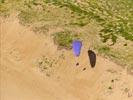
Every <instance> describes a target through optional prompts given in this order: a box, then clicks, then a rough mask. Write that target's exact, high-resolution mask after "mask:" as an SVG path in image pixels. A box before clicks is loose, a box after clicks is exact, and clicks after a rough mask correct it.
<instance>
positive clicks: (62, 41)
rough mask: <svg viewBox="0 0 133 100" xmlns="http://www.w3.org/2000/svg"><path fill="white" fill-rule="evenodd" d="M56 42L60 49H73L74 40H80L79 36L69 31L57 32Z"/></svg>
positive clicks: (55, 35)
mask: <svg viewBox="0 0 133 100" xmlns="http://www.w3.org/2000/svg"><path fill="white" fill-rule="evenodd" d="M53 36H54V42H55V44H57V45H58V47H59V48H66V49H71V44H72V41H73V40H74V39H78V35H74V34H72V33H71V32H69V31H64V32H57V33H55V34H54V35H53Z"/></svg>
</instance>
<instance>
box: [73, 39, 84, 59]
mask: <svg viewBox="0 0 133 100" xmlns="http://www.w3.org/2000/svg"><path fill="white" fill-rule="evenodd" d="M81 47H82V42H81V41H79V40H74V41H73V43H72V49H73V52H74V55H75V56H76V57H78V56H79V55H80V51H81Z"/></svg>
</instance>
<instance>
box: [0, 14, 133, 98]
mask: <svg viewBox="0 0 133 100" xmlns="http://www.w3.org/2000/svg"><path fill="white" fill-rule="evenodd" d="M52 31H57V29H52V30H51V31H49V34H50V32H52ZM0 34H1V38H0V40H1V49H0V50H1V55H0V56H1V57H0V59H1V63H0V64H1V66H0V74H1V75H0V100H133V76H131V75H129V74H127V72H126V70H125V69H122V67H121V66H118V65H116V64H115V63H113V62H111V61H109V60H107V59H105V58H102V57H100V56H98V55H97V63H96V66H95V68H93V69H92V68H91V67H90V65H89V61H88V56H87V54H86V53H87V48H88V46H86V45H85V46H83V48H82V52H81V55H80V57H79V58H76V57H74V55H73V53H72V51H66V50H57V47H56V45H54V43H53V40H52V38H51V37H50V36H49V35H41V34H36V33H34V32H32V31H31V28H30V27H24V26H22V25H20V24H19V20H18V19H17V18H16V16H14V15H12V16H11V17H9V18H7V19H3V18H0ZM42 56H46V57H47V58H49V59H55V60H56V63H54V64H53V67H52V68H49V69H48V70H47V71H45V70H44V71H42V70H40V69H39V67H38V64H37V61H38V59H40V58H41V57H42ZM77 62H79V64H80V65H79V66H76V65H75V64H76V63H77ZM83 68H86V70H84V71H83Z"/></svg>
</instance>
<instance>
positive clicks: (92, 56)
mask: <svg viewBox="0 0 133 100" xmlns="http://www.w3.org/2000/svg"><path fill="white" fill-rule="evenodd" d="M88 56H89V60H90V65H91V67H92V68H94V67H95V65H96V54H95V52H94V51H92V50H88Z"/></svg>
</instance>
